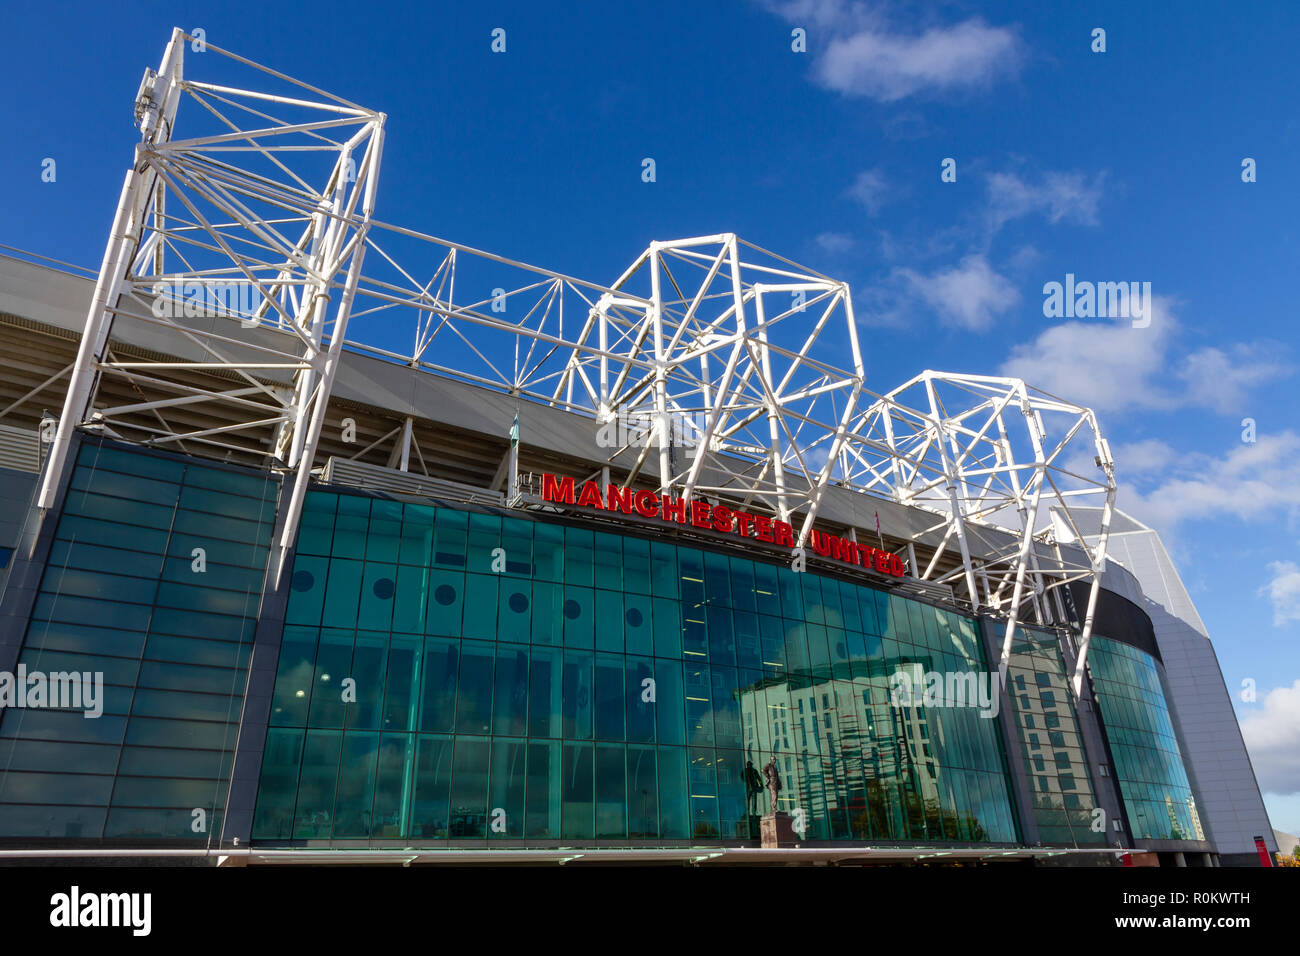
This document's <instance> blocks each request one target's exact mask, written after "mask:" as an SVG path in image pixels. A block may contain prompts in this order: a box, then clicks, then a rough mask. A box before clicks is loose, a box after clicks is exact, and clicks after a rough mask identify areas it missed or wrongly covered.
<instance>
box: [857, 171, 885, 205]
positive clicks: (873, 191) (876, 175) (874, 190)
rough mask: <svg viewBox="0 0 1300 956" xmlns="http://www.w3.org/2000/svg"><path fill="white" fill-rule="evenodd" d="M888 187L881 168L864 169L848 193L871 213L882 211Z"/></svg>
mask: <svg viewBox="0 0 1300 956" xmlns="http://www.w3.org/2000/svg"><path fill="white" fill-rule="evenodd" d="M887 191H888V187H887V186H886V184H885V177H884V176H883V175H882V174H881V172H880V170H879V169H864V170H863V171H862V172H860V173H858V176H857V178H856V179H855V180H853V185H852V186H850V187H849V188H848V195H849V196H850V197H852V198H853V199H855V200H856V201H857V202H859V203H861V204H862V207H863V208H864V209H866V211H867V213H868V214H869V215H872V216H874V215H875V214H876V213H878V212H880V207H881V206H882V205H883V204H884V202H885V199H886V192H887Z"/></svg>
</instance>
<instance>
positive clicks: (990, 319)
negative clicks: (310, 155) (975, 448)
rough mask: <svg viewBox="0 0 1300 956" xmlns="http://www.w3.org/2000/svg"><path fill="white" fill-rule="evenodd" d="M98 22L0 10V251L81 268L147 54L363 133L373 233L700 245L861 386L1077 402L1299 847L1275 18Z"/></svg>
mask: <svg viewBox="0 0 1300 956" xmlns="http://www.w3.org/2000/svg"><path fill="white" fill-rule="evenodd" d="M110 9H111V8H107V7H101V6H100V5H90V4H70V5H63V6H61V7H60V8H59V9H58V11H56V12H53V13H52V12H51V11H50V10H49V9H48V8H45V9H41V8H37V7H34V6H31V5H26V6H21V7H14V8H12V9H11V10H10V11H8V13H7V14H6V19H7V30H6V34H5V39H4V40H3V41H0V42H2V43H3V45H4V52H5V58H6V63H7V67H8V69H9V72H10V76H12V77H21V78H22V80H21V82H20V83H19V88H18V89H19V95H17V96H12V97H11V98H10V100H9V101H8V103H7V105H6V106H5V107H4V110H3V119H4V123H5V129H6V133H7V147H8V148H6V149H5V150H3V151H2V152H0V174H3V177H4V182H5V183H7V184H8V188H7V189H6V191H5V197H6V201H5V202H4V204H3V208H0V243H5V244H8V245H12V246H18V247H21V248H23V249H28V250H31V251H34V252H37V253H40V254H43V255H48V256H52V257H55V258H58V259H63V260H67V261H70V262H74V263H77V264H81V265H87V266H92V267H93V266H96V265H97V264H98V262H99V259H100V257H101V255H102V252H103V246H104V242H105V239H106V236H107V230H108V226H109V223H110V220H111V217H112V213H113V207H114V204H115V202H116V199H117V195H118V191H119V188H120V184H121V180H122V175H123V172H124V170H125V168H126V164H127V163H128V162H129V159H130V155H131V149H132V147H133V145H134V143H135V142H136V139H137V137H136V133H135V130H134V129H133V126H132V122H131V113H130V107H131V102H132V98H133V97H134V94H135V92H136V88H137V86H138V84H139V80H140V75H141V72H142V70H143V68H144V67H145V66H147V65H153V66H156V64H157V62H158V60H159V57H160V55H161V51H162V48H163V46H164V44H165V42H166V40H167V38H168V36H169V31H170V28H171V27H172V26H181V27H184V28H186V29H191V28H194V27H202V28H203V29H204V30H205V31H206V32H207V36H208V38H209V39H210V40H211V41H212V42H213V43H216V44H219V45H221V46H224V47H226V48H228V49H231V50H234V51H235V52H238V53H240V54H241V55H243V56H246V57H249V58H250V59H253V60H255V61H257V62H260V63H264V64H267V65H269V66H272V67H274V68H277V69H279V70H282V71H284V72H287V73H289V74H290V75H293V76H296V77H299V78H301V79H303V80H306V81H308V82H311V83H314V84H316V85H318V86H322V87H324V88H326V89H329V90H331V91H333V92H336V93H338V94H339V95H342V96H345V97H347V98H349V99H352V100H354V101H356V102H359V103H363V104H366V105H368V106H372V107H375V108H378V109H382V110H384V111H385V112H386V113H387V114H388V124H387V141H386V146H385V155H384V167H383V172H382V176H381V186H380V195H379V205H378V215H379V216H380V218H382V219H385V220H387V221H389V222H396V223H400V224H402V225H406V226H410V227H412V228H416V229H419V230H422V231H426V232H431V233H433V234H435V235H439V236H443V237H447V238H451V239H454V240H456V241H459V242H465V243H468V244H470V245H474V246H478V247H480V248H486V249H490V250H492V251H495V252H498V253H501V254H503V255H507V256H510V257H513V258H518V259H522V260H525V261H529V262H534V263H536V264H538V265H542V266H546V267H549V268H553V269H556V270H559V271H562V272H566V273H568V274H571V275H576V276H581V277H583V278H587V279H591V280H593V281H599V282H608V281H612V280H613V279H614V278H615V277H616V276H617V275H618V274H619V273H620V272H621V271H622V269H623V268H624V267H625V266H626V265H627V263H628V262H630V261H631V260H632V259H633V258H634V257H635V256H636V255H637V254H638V253H639V252H640V251H641V250H642V249H643V248H644V247H645V246H646V244H647V243H648V242H649V241H650V240H651V239H656V238H658V239H668V238H676V237H682V236H691V235H700V234H711V233H717V232H723V231H734V232H737V233H739V234H740V235H741V236H742V237H744V238H746V239H749V240H750V241H752V242H755V243H757V244H758V245H761V246H764V247H765V248H768V249H771V250H773V251H775V252H778V253H780V254H782V255H785V256H788V257H790V258H793V259H795V260H797V261H800V262H803V263H805V264H807V265H809V266H811V267H813V268H815V269H818V270H819V271H822V272H826V273H828V274H831V275H835V276H839V277H842V278H844V279H846V280H849V281H850V282H851V283H852V285H853V292H854V300H855V307H856V311H857V315H858V317H859V320H860V322H861V324H862V327H863V332H864V337H863V342H864V347H865V349H866V360H867V370H868V374H869V384H870V385H871V387H873V388H874V389H876V390H878V391H884V390H887V389H888V388H890V387H892V386H894V385H896V384H899V383H901V382H903V381H904V380H906V379H907V378H909V377H911V375H913V374H914V373H915V372H917V371H919V370H920V369H923V368H935V369H943V370H951V371H963V372H977V373H998V372H1001V373H1004V374H1015V375H1019V376H1021V377H1024V378H1026V379H1027V380H1028V381H1030V382H1031V383H1032V384H1036V385H1039V386H1041V387H1043V388H1045V389H1047V390H1049V391H1052V392H1054V393H1056V394H1059V395H1061V396H1063V397H1066V398H1069V399H1072V400H1075V401H1079V402H1081V403H1083V404H1089V405H1092V406H1093V407H1095V408H1097V410H1098V411H1099V413H1100V414H1101V422H1102V427H1103V429H1104V430H1105V431H1106V433H1107V434H1108V436H1109V438H1110V441H1111V445H1112V448H1113V450H1114V453H1115V458H1116V463H1117V469H1118V474H1119V478H1120V481H1121V485H1122V491H1121V497H1120V502H1119V504H1120V507H1121V508H1125V509H1126V510H1129V511H1132V512H1133V513H1135V514H1136V515H1137V516H1138V517H1139V518H1141V519H1143V520H1145V521H1147V522H1148V523H1150V524H1152V525H1153V526H1154V527H1156V528H1157V529H1158V530H1159V531H1161V533H1162V534H1163V535H1164V537H1165V539H1166V542H1167V544H1168V545H1169V547H1170V549H1171V551H1172V552H1173V554H1174V557H1175V560H1176V561H1177V562H1178V564H1179V567H1180V569H1181V572H1182V574H1183V577H1184V579H1185V581H1186V583H1187V586H1188V588H1189V590H1190V591H1191V592H1192V596H1193V599H1194V600H1195V601H1196V602H1197V604H1198V606H1199V608H1200V610H1201V613H1202V616H1203V617H1204V618H1205V622H1206V624H1207V626H1208V628H1209V630H1210V633H1211V635H1212V637H1213V638H1214V640H1215V644H1216V647H1217V649H1218V653H1219V657H1220V660H1221V663H1222V666H1223V672H1224V678H1225V680H1226V682H1227V685H1228V687H1229V689H1230V690H1232V691H1235V690H1236V689H1238V688H1240V687H1241V685H1242V681H1243V680H1246V679H1252V680H1254V681H1255V683H1256V685H1257V695H1258V696H1257V699H1256V701H1255V702H1253V703H1248V702H1245V701H1242V700H1241V699H1240V698H1239V695H1235V696H1236V699H1235V700H1234V703H1235V706H1236V708H1237V711H1238V714H1239V717H1240V718H1241V720H1242V722H1243V727H1244V729H1245V732H1246V734H1247V739H1248V740H1249V741H1250V743H1251V750H1252V758H1253V760H1254V762H1255V767H1256V771H1257V774H1258V775H1259V777H1260V781H1261V784H1262V785H1263V787H1264V788H1265V790H1266V791H1270V793H1269V796H1268V798H1267V802H1268V804H1269V807H1270V811H1271V812H1272V814H1273V817H1274V825H1275V826H1277V827H1279V828H1280V829H1287V830H1290V831H1291V832H1297V831H1300V756H1298V755H1300V646H1298V645H1297V636H1298V635H1300V554H1298V553H1297V552H1298V548H1297V544H1298V542H1300V520H1297V516H1298V515H1300V481H1297V480H1296V474H1297V471H1300V425H1297V422H1296V420H1295V419H1296V416H1295V410H1296V407H1297V402H1296V400H1295V398H1294V395H1295V389H1296V387H1297V384H1298V379H1297V361H1300V355H1298V354H1297V349H1296V335H1295V333H1294V331H1293V328H1294V326H1293V322H1294V318H1293V310H1294V300H1293V299H1292V298H1291V293H1292V291H1293V286H1294V282H1295V275H1296V267H1295V263H1296V261H1297V255H1298V254H1300V241H1298V237H1297V229H1298V226H1297V223H1298V222H1300V217H1298V216H1297V211H1298V210H1297V205H1298V204H1297V169H1296V158H1295V157H1296V156H1297V155H1300V119H1298V118H1297V113H1296V111H1295V109H1294V102H1293V100H1294V91H1295V90H1296V89H1297V88H1300V64H1298V63H1297V61H1296V58H1295V57H1294V49H1293V44H1294V38H1295V37H1296V36H1297V35H1300V7H1297V6H1296V5H1294V4H1290V3H1282V2H1278V3H1271V4H1257V5H1252V6H1251V7H1250V8H1249V10H1248V11H1244V12H1243V11H1242V10H1241V9H1240V8H1235V7H1233V6H1232V5H1230V4H1201V3H1184V4H1179V5H1177V7H1176V8H1175V7H1174V6H1173V5H1166V4H1131V3H1122V2H1121V3H1079V4H1072V5H1070V9H1068V10H1059V9H1056V5H1050V4H1042V3H1038V2H1023V3H999V4H992V3H984V4H975V3H949V2H925V3H911V2H893V3H874V2H873V3H855V2H850V0H844V2H837V0H794V2H789V3H784V2H763V3H753V2H734V3H730V2H729V3H716V4H715V3H710V4H699V3H686V2H672V0H667V2H660V3H656V4H653V5H644V4H642V5H636V6H635V7H633V6H630V5H628V6H626V7H624V6H622V5H604V4H595V3H591V2H579V3H573V4H569V5H567V7H566V8H563V9H552V7H551V5H549V4H548V5H540V4H475V5H473V8H472V9H470V8H469V5H465V7H464V8H453V7H449V6H445V5H422V6H421V7H419V8H418V9H417V8H415V7H414V6H412V8H411V9H410V10H406V9H401V8H389V7H386V6H385V5H383V4H380V3H370V4H366V5H363V6H362V7H358V6H357V5H355V4H342V3H336V2H333V0H323V2H320V3H317V4H313V5H312V7H311V8H310V9H309V10H308V9H307V8H303V9H301V10H299V9H297V8H295V7H291V6H286V5H280V4H274V3H258V4H221V5H219V6H217V5H213V6H208V5H204V4H192V3H168V4H160V3H149V2H140V3H135V4H133V5H132V12H131V14H130V16H124V15H122V14H120V13H117V12H110ZM1175 9H1177V11H1178V12H1177V14H1176V15H1175V14H1174V13H1173V11H1174V10H1175ZM495 27H503V28H505V29H506V31H507V51H506V53H504V54H493V53H492V52H491V51H490V49H489V44H490V33H491V31H492V29H493V28H495ZM1097 27H1101V28H1104V29H1105V31H1106V51H1105V52H1104V53H1095V52H1093V51H1092V50H1091V49H1090V47H1091V44H1092V36H1091V33H1092V30H1093V29H1094V28H1097ZM795 28H802V29H803V30H805V31H806V35H807V52H805V53H797V52H794V51H793V50H792V49H791V46H792V38H791V31H792V30H793V29H795ZM647 156H648V157H653V158H654V159H655V162H656V167H657V170H656V171H657V179H656V182H654V183H645V182H642V180H641V161H642V159H643V158H644V157H647ZM45 157H53V158H55V159H56V160H57V162H58V178H57V181H56V182H54V183H42V182H41V179H40V172H41V165H40V164H41V161H42V159H43V158H45ZM949 157H951V158H953V159H955V160H956V171H957V179H956V182H950V183H945V182H941V179H940V170H941V163H942V161H943V160H944V159H945V158H949ZM1247 157H1249V158H1252V159H1254V160H1255V163H1256V170H1257V181H1255V182H1253V183H1245V182H1243V181H1242V161H1243V159H1245V158H1247ZM1067 273H1072V274H1074V275H1075V276H1077V277H1078V278H1079V279H1090V280H1093V281H1121V280H1123V281H1140V282H1150V283H1151V287H1152V291H1153V294H1154V296H1155V299H1156V304H1157V307H1156V310H1155V314H1154V320H1153V322H1152V323H1151V326H1150V327H1149V328H1146V329H1135V328H1132V327H1131V326H1130V323H1128V322H1126V321H1123V320H1118V321H1116V320H1104V319H1080V320H1070V319H1059V318H1046V317H1045V316H1044V314H1043V308H1042V304H1043V292H1042V288H1043V285H1044V283H1046V282H1050V281H1058V282H1060V281H1064V278H1065V275H1066V274H1067ZM1246 418H1250V419H1253V420H1254V421H1255V428H1256V440H1255V441H1254V442H1244V441H1243V440H1242V435H1243V419H1246Z"/></svg>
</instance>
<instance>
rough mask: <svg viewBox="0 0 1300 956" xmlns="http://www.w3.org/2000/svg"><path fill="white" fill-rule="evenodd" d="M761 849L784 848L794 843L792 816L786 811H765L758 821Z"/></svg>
mask: <svg viewBox="0 0 1300 956" xmlns="http://www.w3.org/2000/svg"><path fill="white" fill-rule="evenodd" d="M759 830H760V833H761V834H762V844H761V845H762V847H763V849H765V850H767V849H784V848H786V847H793V846H794V845H795V835H794V818H793V817H791V816H790V814H788V813H779V812H778V813H765V814H763V819H762V820H761V821H760V824H759Z"/></svg>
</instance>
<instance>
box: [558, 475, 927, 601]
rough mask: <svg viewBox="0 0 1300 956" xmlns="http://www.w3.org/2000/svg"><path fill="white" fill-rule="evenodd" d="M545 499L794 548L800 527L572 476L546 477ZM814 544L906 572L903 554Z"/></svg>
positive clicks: (822, 536) (832, 538)
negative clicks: (603, 489) (579, 484)
mask: <svg viewBox="0 0 1300 956" xmlns="http://www.w3.org/2000/svg"><path fill="white" fill-rule="evenodd" d="M542 500H543V501H549V502H551V503H553V504H559V505H576V506H577V507H579V508H595V509H597V510H599V511H612V512H621V513H623V514H625V515H630V514H633V513H636V514H638V515H640V516H641V517H643V518H658V519H660V520H661V521H671V522H675V523H676V524H682V525H690V526H691V527H695V528H704V529H707V530H710V531H721V532H730V533H732V534H736V535H739V536H740V537H742V538H757V539H758V540H759V541H764V542H766V543H768V544H774V545H779V546H781V547H784V548H794V528H793V527H791V525H790V523H789V522H786V521H781V520H779V519H776V518H768V517H766V516H764V515H754V514H750V513H749V512H747V511H739V510H737V509H734V508H728V507H727V506H726V505H710V504H709V503H708V502H707V501H699V500H695V501H690V502H687V501H683V500H682V499H681V498H674V497H673V496H672V495H658V494H655V493H654V492H653V491H634V490H632V489H631V488H620V487H618V486H617V485H610V486H609V488H608V489H607V491H606V493H605V494H604V495H603V496H602V495H601V493H600V486H599V485H597V484H596V483H595V482H594V481H584V482H583V483H582V487H581V488H580V489H579V488H575V487H574V481H573V479H572V478H558V477H556V476H555V475H551V474H543V475H542ZM808 543H809V545H810V546H811V547H812V550H813V553H814V554H817V555H819V556H821V557H823V558H833V559H834V560H836V561H843V562H844V563H845V564H854V565H857V566H859V567H862V568H866V569H867V570H869V571H875V572H877V573H879V574H888V575H891V576H893V577H902V576H903V574H904V572H905V570H906V569H905V567H904V565H903V561H902V559H901V558H900V557H899V556H898V555H896V554H890V553H889V552H888V551H882V550H880V549H879V548H872V547H870V546H868V545H864V544H858V543H857V542H856V541H849V540H848V539H847V538H841V537H839V536H838V535H833V534H826V533H825V532H821V531H813V532H810V533H809V535H808Z"/></svg>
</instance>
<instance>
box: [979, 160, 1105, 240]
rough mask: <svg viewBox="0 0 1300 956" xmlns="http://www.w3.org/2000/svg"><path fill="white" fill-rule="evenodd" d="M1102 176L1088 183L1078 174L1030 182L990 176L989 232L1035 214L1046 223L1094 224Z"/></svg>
mask: <svg viewBox="0 0 1300 956" xmlns="http://www.w3.org/2000/svg"><path fill="white" fill-rule="evenodd" d="M1105 178H1106V175H1105V173H1098V174H1097V175H1096V176H1094V177H1093V178H1092V180H1091V181H1089V180H1088V177H1086V176H1085V175H1084V174H1083V173H1078V172H1068V173H1061V172H1048V173H1044V174H1043V176H1042V178H1041V179H1040V180H1039V181H1038V182H1036V183H1035V182H1030V181H1029V180H1027V179H1024V178H1022V177H1021V176H1019V175H1018V174H1017V173H992V174H991V175H990V176H989V177H988V217H989V225H990V228H991V230H992V231H993V232H996V231H997V230H998V229H1000V228H1002V226H1003V225H1004V224H1006V223H1007V222H1010V221H1011V220H1013V219H1019V218H1021V217H1022V216H1027V215H1030V214H1031V213H1039V214H1042V215H1043V216H1045V217H1046V218H1047V221H1048V222H1050V223H1052V224H1056V223H1058V222H1062V221H1065V222H1073V223H1076V224H1078V225H1082V226H1095V225H1097V222H1098V219H1097V206H1098V205H1099V204H1100V202H1101V196H1102V184H1103V182H1104V181H1105Z"/></svg>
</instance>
